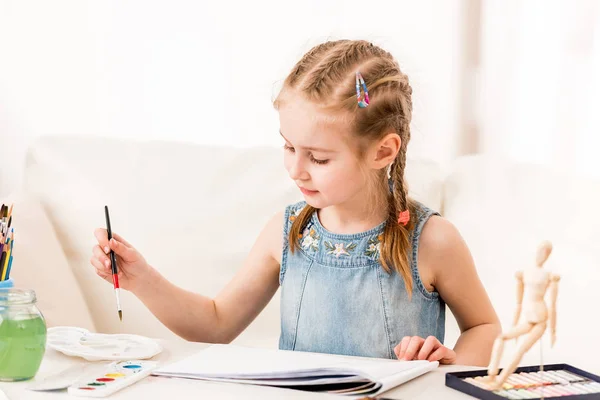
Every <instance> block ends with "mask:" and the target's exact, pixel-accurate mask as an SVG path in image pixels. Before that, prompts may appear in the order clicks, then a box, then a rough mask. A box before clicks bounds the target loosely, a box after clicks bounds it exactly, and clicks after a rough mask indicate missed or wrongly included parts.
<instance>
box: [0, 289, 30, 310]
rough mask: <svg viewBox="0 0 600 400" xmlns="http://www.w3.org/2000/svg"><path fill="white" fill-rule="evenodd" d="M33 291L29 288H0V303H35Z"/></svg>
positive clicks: (10, 304) (9, 304)
mask: <svg viewBox="0 0 600 400" xmlns="http://www.w3.org/2000/svg"><path fill="white" fill-rule="evenodd" d="M35 301H36V296H35V291H33V290H31V289H15V288H10V289H0V305H5V306H6V305H8V306H12V305H23V304H31V303H35Z"/></svg>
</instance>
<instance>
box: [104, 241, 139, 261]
mask: <svg viewBox="0 0 600 400" xmlns="http://www.w3.org/2000/svg"><path fill="white" fill-rule="evenodd" d="M109 246H110V249H111V250H112V251H114V252H115V254H116V255H118V256H119V257H121V258H122V259H123V261H125V262H132V261H135V260H136V259H137V252H136V250H135V249H134V248H133V247H128V246H126V245H125V244H123V243H122V242H120V241H118V240H116V239H115V238H114V237H113V238H112V239H110V242H109Z"/></svg>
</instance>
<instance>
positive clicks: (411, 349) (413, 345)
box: [402, 336, 425, 360]
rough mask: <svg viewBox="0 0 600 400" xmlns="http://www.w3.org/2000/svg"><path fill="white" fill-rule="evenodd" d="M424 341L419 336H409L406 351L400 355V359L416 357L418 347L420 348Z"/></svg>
mask: <svg viewBox="0 0 600 400" xmlns="http://www.w3.org/2000/svg"><path fill="white" fill-rule="evenodd" d="M424 342H425V340H424V339H423V338H421V337H419V336H413V337H411V338H410V342H409V343H408V347H407V348H406V352H405V353H404V356H403V357H402V360H412V359H414V358H415V357H416V355H417V353H418V351H419V349H421V346H422V345H423V343H424Z"/></svg>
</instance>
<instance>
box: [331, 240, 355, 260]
mask: <svg viewBox="0 0 600 400" xmlns="http://www.w3.org/2000/svg"><path fill="white" fill-rule="evenodd" d="M323 243H324V244H325V248H326V249H327V254H331V255H334V256H336V257H339V256H349V255H350V252H352V250H354V249H355V248H356V243H350V244H349V245H348V246H346V244H345V243H335V244H333V243H331V242H328V241H325V242H323Z"/></svg>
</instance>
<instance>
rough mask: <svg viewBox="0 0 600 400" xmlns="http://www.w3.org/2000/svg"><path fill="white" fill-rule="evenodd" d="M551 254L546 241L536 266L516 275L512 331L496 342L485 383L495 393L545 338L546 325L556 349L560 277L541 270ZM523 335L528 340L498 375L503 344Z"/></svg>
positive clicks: (552, 344)
mask: <svg viewBox="0 0 600 400" xmlns="http://www.w3.org/2000/svg"><path fill="white" fill-rule="evenodd" d="M551 252H552V244H551V243H550V242H547V241H546V242H543V243H542V244H541V245H540V247H539V248H538V251H537V256H536V266H535V267H530V268H527V269H525V270H523V271H518V272H517V273H516V278H517V309H516V311H515V316H514V319H513V325H512V328H511V329H510V330H508V331H507V332H503V333H501V334H500V335H499V336H498V338H497V339H496V341H495V342H494V347H493V349H492V357H491V361H490V365H489V367H488V377H487V379H486V380H487V381H488V384H489V385H490V386H491V387H492V389H493V390H497V389H499V388H501V387H502V385H503V384H504V382H505V381H506V379H507V378H508V376H509V375H510V374H512V373H513V372H514V371H515V370H516V369H517V366H518V365H519V362H521V359H522V358H523V355H524V354H525V353H526V352H527V351H529V349H531V347H532V346H533V345H534V344H535V342H537V341H538V340H539V339H540V338H541V337H542V335H543V334H544V332H545V331H546V326H547V324H548V325H550V347H552V346H554V342H555V341H556V296H557V293H558V282H559V280H560V276H559V275H556V274H552V273H550V272H548V271H545V270H544V269H543V268H542V267H543V265H544V263H545V262H546V260H547V259H548V256H550V253H551ZM548 289H549V294H550V298H549V305H548V306H546V303H545V302H544V295H545V294H546V292H547V291H548ZM524 295H525V296H524ZM521 304H523V306H522V307H523V316H524V321H523V322H521V323H520V324H519V319H520V317H521ZM521 336H524V337H525V338H524V339H525V340H524V341H523V342H522V343H521V345H520V346H519V348H518V350H517V353H516V354H515V357H514V358H513V360H512V361H511V362H510V364H509V365H508V366H507V367H506V368H503V369H502V373H501V374H500V375H499V376H498V363H499V362H500V358H501V357H502V352H503V350H504V342H506V341H507V340H511V339H517V338H519V337H521Z"/></svg>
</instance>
